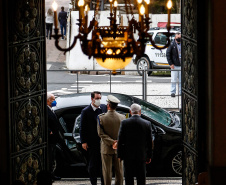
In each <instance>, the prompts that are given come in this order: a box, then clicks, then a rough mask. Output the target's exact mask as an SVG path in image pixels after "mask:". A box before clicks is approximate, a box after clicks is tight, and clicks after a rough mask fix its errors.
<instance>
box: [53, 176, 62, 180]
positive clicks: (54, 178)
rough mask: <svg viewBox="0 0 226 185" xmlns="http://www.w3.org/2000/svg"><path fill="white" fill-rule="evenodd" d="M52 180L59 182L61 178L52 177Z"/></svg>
mask: <svg viewBox="0 0 226 185" xmlns="http://www.w3.org/2000/svg"><path fill="white" fill-rule="evenodd" d="M52 179H53V180H61V177H57V176H53V177H52Z"/></svg>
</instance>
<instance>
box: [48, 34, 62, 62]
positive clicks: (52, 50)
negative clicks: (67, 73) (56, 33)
mask: <svg viewBox="0 0 226 185" xmlns="http://www.w3.org/2000/svg"><path fill="white" fill-rule="evenodd" d="M59 44H60V46H61V47H63V48H64V47H66V40H60V41H59ZM65 61H66V55H64V53H63V52H62V51H59V50H58V49H57V48H56V46H55V39H54V38H52V39H51V40H49V39H46V62H47V64H48V63H49V62H60V63H62V64H63V65H65Z"/></svg>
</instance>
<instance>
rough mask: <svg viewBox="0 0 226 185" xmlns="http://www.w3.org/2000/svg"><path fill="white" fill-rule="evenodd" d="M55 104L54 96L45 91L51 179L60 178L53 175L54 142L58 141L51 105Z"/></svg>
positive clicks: (55, 118)
mask: <svg viewBox="0 0 226 185" xmlns="http://www.w3.org/2000/svg"><path fill="white" fill-rule="evenodd" d="M54 106H56V101H55V96H54V95H53V94H51V93H47V111H48V141H49V169H50V172H51V174H52V179H53V180H60V179H61V178H60V177H57V176H55V175H54V169H55V158H56V143H57V142H58V141H59V137H60V136H59V123H58V122H59V121H58V119H57V117H56V114H55V113H54V112H53V110H52V107H54Z"/></svg>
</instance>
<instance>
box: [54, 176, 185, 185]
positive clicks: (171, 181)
mask: <svg viewBox="0 0 226 185" xmlns="http://www.w3.org/2000/svg"><path fill="white" fill-rule="evenodd" d="M62 184H67V185H71V184H77V185H90V184H91V183H90V181H89V179H87V178H85V179H79V178H77V179H62V180H61V181H55V182H54V183H53V185H62ZM97 184H98V185H100V184H101V183H100V180H98V183H97ZM123 184H125V181H124V183H123ZM134 184H135V185H136V181H135V183H134ZM112 185H114V179H113V180H112ZM146 185H182V179H181V178H180V177H148V178H147V179H146Z"/></svg>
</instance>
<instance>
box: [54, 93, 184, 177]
mask: <svg viewBox="0 0 226 185" xmlns="http://www.w3.org/2000/svg"><path fill="white" fill-rule="evenodd" d="M111 94H113V95H114V96H116V97H117V98H118V99H119V100H120V101H121V102H120V104H119V105H118V107H117V111H118V112H119V113H122V114H125V115H126V117H127V118H128V117H129V116H131V115H130V114H129V107H130V106H131V104H133V103H137V104H139V105H141V108H142V117H143V118H144V119H146V120H149V121H151V123H152V130H153V139H154V153H153V159H152V162H151V163H150V164H148V165H147V176H152V175H157V176H162V175H164V176H168V175H169V176H180V175H181V174H182V132H181V121H180V113H176V112H168V111H166V110H164V109H162V108H160V107H158V106H156V105H153V104H151V103H148V102H146V101H143V100H141V99H139V98H136V97H133V96H129V95H125V94H117V93H111ZM107 95H109V93H102V100H101V102H102V103H105V102H106V99H107ZM56 101H57V106H56V107H54V111H55V113H56V115H57V117H58V118H59V122H60V124H61V127H62V130H63V132H64V133H63V135H64V138H63V139H64V140H65V144H66V147H65V146H62V144H57V149H58V150H57V157H56V172H57V173H58V174H59V173H60V174H59V175H61V176H64V175H65V174H63V173H64V172H66V171H67V170H66V169H68V168H69V167H76V168H77V169H79V170H78V171H79V173H82V171H85V173H86V164H87V153H86V151H85V150H83V149H82V146H81V141H80V134H79V127H80V116H81V115H80V114H81V110H82V109H83V108H84V107H86V106H87V105H89V104H90V103H91V96H90V93H80V94H71V95H63V96H60V97H57V99H56ZM69 171H71V170H69ZM74 173H75V172H74ZM66 174H67V175H66V176H68V172H67V173H66ZM83 174H84V173H83ZM86 174H87V173H86ZM77 175H78V176H80V177H81V176H82V175H81V174H77Z"/></svg>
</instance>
